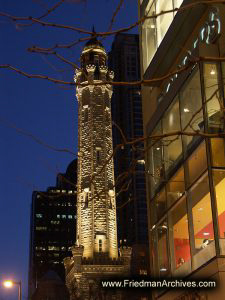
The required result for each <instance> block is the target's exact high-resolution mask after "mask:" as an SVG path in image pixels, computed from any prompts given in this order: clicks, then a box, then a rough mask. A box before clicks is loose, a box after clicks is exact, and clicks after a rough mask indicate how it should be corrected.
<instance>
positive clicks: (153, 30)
mask: <svg viewBox="0 0 225 300" xmlns="http://www.w3.org/2000/svg"><path fill="white" fill-rule="evenodd" d="M182 2H183V1H182V0H156V1H154V0H152V1H148V4H147V7H146V9H145V13H144V15H145V16H154V15H156V14H157V13H160V12H161V11H166V10H171V9H173V6H174V7H177V8H179V7H180V5H181V4H182ZM176 13H177V12H171V13H167V14H162V15H160V16H158V17H157V18H156V19H155V18H152V19H146V20H145V21H144V23H143V25H142V53H143V55H142V57H143V69H144V72H145V71H146V69H147V67H148V66H149V64H150V62H151V60H152V58H153V56H154V55H155V52H156V50H157V48H158V47H159V46H160V44H161V41H162V40H163V38H164V36H165V34H166V32H167V30H168V29H169V27H170V24H171V23H172V21H173V18H174V16H175V15H176Z"/></svg>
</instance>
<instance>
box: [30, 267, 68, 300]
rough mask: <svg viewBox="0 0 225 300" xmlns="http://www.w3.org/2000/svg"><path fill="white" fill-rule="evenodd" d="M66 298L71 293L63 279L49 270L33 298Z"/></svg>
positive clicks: (58, 299)
mask: <svg viewBox="0 0 225 300" xmlns="http://www.w3.org/2000/svg"><path fill="white" fill-rule="evenodd" d="M44 299H45V300H55V299H57V300H66V299H69V293H68V291H67V288H66V286H65V284H64V282H63V281H62V279H61V278H60V277H59V276H58V275H57V273H56V272H54V271H51V270H50V271H48V272H47V273H46V274H45V275H44V276H43V277H42V278H41V279H40V280H39V282H38V286H37V289H36V290H35V292H34V294H33V296H32V300H44Z"/></svg>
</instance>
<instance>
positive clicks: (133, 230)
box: [109, 34, 148, 245]
mask: <svg viewBox="0 0 225 300" xmlns="http://www.w3.org/2000/svg"><path fill="white" fill-rule="evenodd" d="M109 66H110V68H111V69H112V70H113V71H114V73H115V81H135V80H140V63H139V40H138V35H136V34H117V35H116V37H115V39H114V42H113V44H112V50H111V52H110V53H109ZM112 120H113V122H114V123H115V124H116V125H114V127H113V146H114V148H115V147H116V146H117V145H118V144H121V143H123V137H122V134H121V132H120V130H119V129H118V127H117V125H118V126H119V128H120V129H121V130H122V132H123V134H124V136H125V137H126V139H127V140H131V139H136V138H139V137H142V136H143V125H142V103H141V93H140V87H139V86H125V85H123V86H114V88H113V96H112ZM135 161H136V164H135V163H134V162H135ZM144 163H145V162H144V158H143V144H142V143H139V144H137V145H136V149H132V147H131V146H125V147H123V149H120V150H118V151H117V152H116V155H115V159H114V164H115V176H116V178H117V185H116V191H117V194H118V193H119V195H118V196H117V216H118V239H119V240H123V241H124V239H125V240H126V242H127V244H128V245H134V244H148V235H147V204H146V190H145V174H144V169H145V168H144ZM129 170H130V171H131V172H129V175H128V176H126V174H125V172H127V171H129ZM123 175H125V179H124V180H123V179H122V176H123ZM119 176H120V177H119ZM118 178H120V179H119V180H118ZM121 190H125V191H123V192H121V193H120V191H121ZM120 207H122V208H120Z"/></svg>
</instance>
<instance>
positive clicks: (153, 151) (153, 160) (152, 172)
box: [148, 123, 164, 197]
mask: <svg viewBox="0 0 225 300" xmlns="http://www.w3.org/2000/svg"><path fill="white" fill-rule="evenodd" d="M159 134H162V129H161V123H160V124H159V125H158V126H157V127H156V129H155V130H154V131H153V133H152V135H153V136H154V135H159ZM150 145H152V147H150V150H149V160H148V161H149V170H148V174H149V178H150V184H151V197H152V196H153V195H154V194H155V191H156V189H157V188H158V186H159V185H160V183H161V182H162V181H163V180H164V164H163V160H162V151H163V147H162V141H161V140H160V139H159V140H158V142H157V140H156V139H152V140H151V141H150V143H149V146H150Z"/></svg>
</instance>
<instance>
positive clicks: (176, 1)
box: [173, 0, 183, 8]
mask: <svg viewBox="0 0 225 300" xmlns="http://www.w3.org/2000/svg"><path fill="white" fill-rule="evenodd" d="M173 1H174V2H173V3H174V8H179V7H180V6H181V4H182V2H183V0H173Z"/></svg>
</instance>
